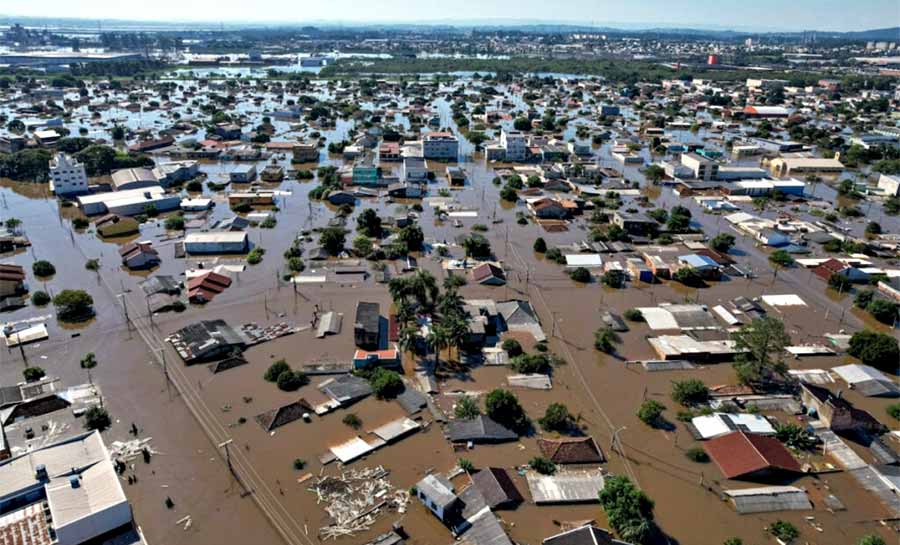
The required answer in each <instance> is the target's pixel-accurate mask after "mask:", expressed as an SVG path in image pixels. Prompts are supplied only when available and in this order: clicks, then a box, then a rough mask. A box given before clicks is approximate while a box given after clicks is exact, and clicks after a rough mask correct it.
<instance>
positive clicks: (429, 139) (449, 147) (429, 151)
mask: <svg viewBox="0 0 900 545" xmlns="http://www.w3.org/2000/svg"><path fill="white" fill-rule="evenodd" d="M422 155H423V156H424V157H425V158H426V159H446V160H450V161H455V160H456V159H457V158H458V157H459V140H458V139H457V138H456V137H455V136H453V134H451V133H449V132H432V133H428V134H426V135H425V139H424V140H423V141H422Z"/></svg>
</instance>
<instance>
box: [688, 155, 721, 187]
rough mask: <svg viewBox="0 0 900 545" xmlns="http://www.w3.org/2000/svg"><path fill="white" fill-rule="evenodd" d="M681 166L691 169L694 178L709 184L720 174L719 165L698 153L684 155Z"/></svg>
mask: <svg viewBox="0 0 900 545" xmlns="http://www.w3.org/2000/svg"><path fill="white" fill-rule="evenodd" d="M681 164H682V165H683V166H685V167H687V168H689V169H691V173H693V175H694V178H697V179H698V180H704V181H706V182H708V181H710V180H711V179H713V178H715V177H716V176H718V174H719V165H718V163H716V162H715V161H711V160H710V159H707V158H706V157H703V156H702V155H698V154H696V153H685V154H682V156H681Z"/></svg>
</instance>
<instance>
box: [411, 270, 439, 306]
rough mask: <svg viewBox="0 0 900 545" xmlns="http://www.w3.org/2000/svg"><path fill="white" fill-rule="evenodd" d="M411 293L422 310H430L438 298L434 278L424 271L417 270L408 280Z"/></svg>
mask: <svg viewBox="0 0 900 545" xmlns="http://www.w3.org/2000/svg"><path fill="white" fill-rule="evenodd" d="M410 281H411V284H412V286H411V288H412V292H413V294H414V296H415V298H416V300H417V301H418V302H419V305H421V306H422V308H423V309H426V310H431V309H432V308H434V303H435V301H437V298H438V293H439V289H438V285H437V280H435V278H434V276H433V275H432V274H431V273H430V272H428V271H426V270H425V269H418V270H417V271H416V274H415V275H413V277H412V278H411V279H410Z"/></svg>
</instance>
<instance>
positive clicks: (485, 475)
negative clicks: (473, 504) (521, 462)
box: [472, 467, 524, 509]
mask: <svg viewBox="0 0 900 545" xmlns="http://www.w3.org/2000/svg"><path fill="white" fill-rule="evenodd" d="M472 485H473V486H475V487H476V488H477V489H478V491H479V492H481V495H482V496H484V499H485V502H486V503H487V504H488V506H490V508H491V509H494V508H496V507H497V506H498V505H503V504H510V503H521V502H522V501H524V500H523V498H522V494H521V493H519V490H518V489H517V488H516V485H515V484H514V483H513V482H512V479H510V477H509V474H508V473H507V472H506V470H504V469H501V468H499V467H489V468H486V469H482V470H481V471H479V472H478V473H476V474H474V475H472Z"/></svg>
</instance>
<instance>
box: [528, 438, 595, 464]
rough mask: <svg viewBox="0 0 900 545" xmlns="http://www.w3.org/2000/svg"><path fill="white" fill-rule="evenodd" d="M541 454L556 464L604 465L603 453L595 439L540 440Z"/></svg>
mask: <svg viewBox="0 0 900 545" xmlns="http://www.w3.org/2000/svg"><path fill="white" fill-rule="evenodd" d="M538 448H540V449H541V454H543V455H544V457H545V458H548V459H549V460H550V461H552V462H553V463H555V464H602V463H603V462H605V461H606V458H605V457H604V456H603V452H602V451H601V450H600V447H599V446H598V445H597V442H596V441H594V438H593V437H590V436H588V437H571V438H564V439H538Z"/></svg>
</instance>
